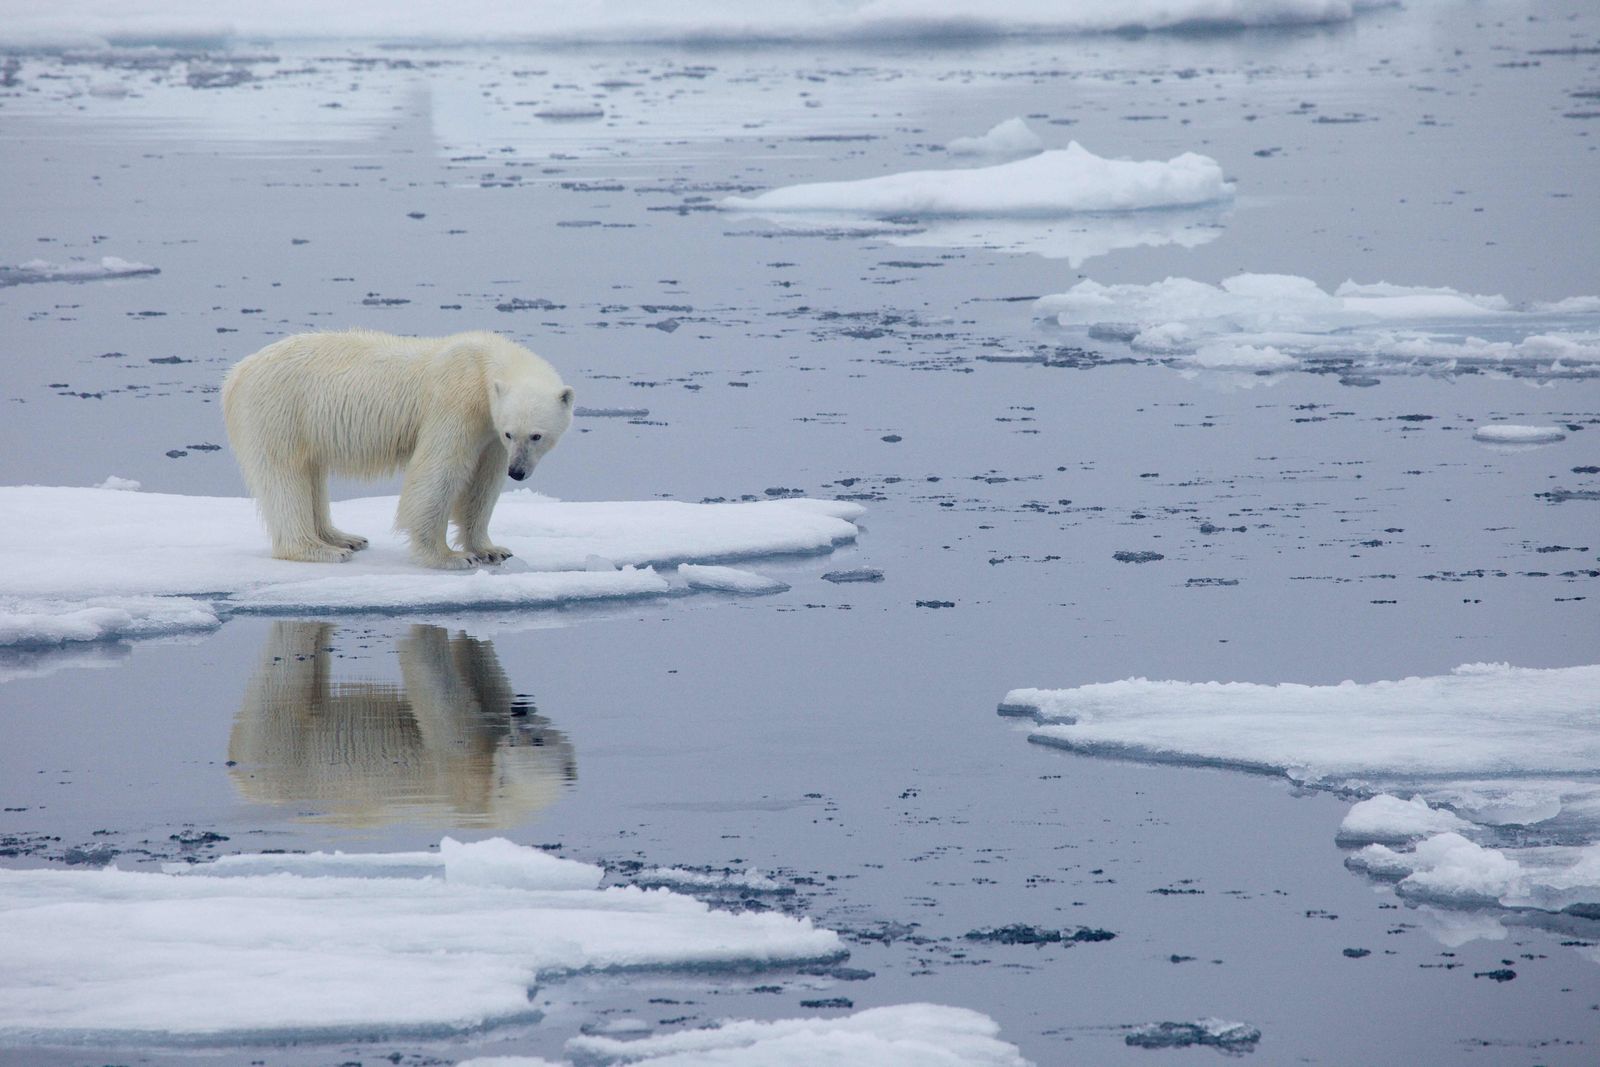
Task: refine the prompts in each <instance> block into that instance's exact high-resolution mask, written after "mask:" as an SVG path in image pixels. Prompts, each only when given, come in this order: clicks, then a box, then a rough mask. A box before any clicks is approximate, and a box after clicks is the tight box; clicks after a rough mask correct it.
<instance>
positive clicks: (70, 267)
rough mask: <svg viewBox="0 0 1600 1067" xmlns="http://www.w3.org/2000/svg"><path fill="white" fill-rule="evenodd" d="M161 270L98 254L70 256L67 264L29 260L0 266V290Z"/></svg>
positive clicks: (120, 276) (88, 280) (93, 280)
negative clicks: (93, 257) (96, 256)
mask: <svg viewBox="0 0 1600 1067" xmlns="http://www.w3.org/2000/svg"><path fill="white" fill-rule="evenodd" d="M160 273H161V270H160V268H159V267H152V266H150V264H148V263H135V262H133V261H132V260H127V259H121V258H119V257H117V256H101V257H100V259H99V260H98V261H91V260H84V259H73V260H68V261H67V262H66V263H52V262H51V261H49V260H47V259H30V260H28V262H26V263H21V264H18V265H17V266H15V267H4V266H0V289H3V288H5V287H6V286H8V285H26V284H28V283H30V282H97V281H103V280H104V279H107V278H132V277H136V276H138V275H141V274H160Z"/></svg>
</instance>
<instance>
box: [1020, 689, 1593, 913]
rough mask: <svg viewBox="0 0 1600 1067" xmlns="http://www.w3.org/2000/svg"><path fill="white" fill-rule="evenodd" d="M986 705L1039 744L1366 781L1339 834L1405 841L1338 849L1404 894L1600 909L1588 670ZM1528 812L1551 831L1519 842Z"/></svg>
mask: <svg viewBox="0 0 1600 1067" xmlns="http://www.w3.org/2000/svg"><path fill="white" fill-rule="evenodd" d="M999 710H1000V713H1001V714H1003V715H1031V716H1033V717H1034V718H1035V719H1037V720H1039V725H1037V726H1036V727H1035V728H1034V730H1033V732H1032V735H1031V738H1030V739H1031V740H1035V741H1039V742H1042V743H1046V744H1056V745H1061V746H1064V747H1067V748H1071V749H1074V750H1077V751H1082V752H1087V753H1091V754H1099V755H1112V756H1123V757H1130V758H1134V759H1147V760H1155V761H1161V762H1171V763H1186V764H1200V765H1212V766H1225V767H1238V768H1243V769H1249V770H1258V771H1270V772H1275V773H1280V774H1284V775H1287V776H1288V777H1290V778H1292V779H1294V780H1295V781H1298V782H1302V783H1304V784H1306V785H1310V786H1317V787H1321V788H1326V789H1333V790H1337V791H1341V792H1354V793H1358V794H1366V795H1368V796H1370V797H1371V798H1372V799H1369V800H1367V801H1365V802H1363V803H1361V804H1358V805H1356V806H1355V807H1354V808H1353V809H1352V810H1351V812H1350V814H1349V816H1348V817H1347V819H1346V820H1345V823H1344V825H1343V826H1342V827H1341V828H1340V832H1339V838H1340V840H1342V841H1344V842H1346V843H1349V844H1355V843H1361V842H1366V841H1372V842H1388V843H1389V844H1392V845H1401V844H1404V843H1405V842H1409V841H1417V840H1418V839H1420V841H1418V844H1417V845H1416V847H1415V849H1414V850H1413V851H1409V852H1408V851H1400V850H1397V849H1395V848H1390V847H1388V846H1387V845H1385V844H1371V845H1369V846H1368V847H1367V848H1365V849H1362V850H1361V851H1360V852H1358V853H1356V854H1355V855H1353V856H1352V857H1351V858H1350V860H1349V862H1350V864H1351V865H1352V866H1355V867H1358V868H1360V869H1364V870H1366V871H1368V872H1369V873H1371V874H1373V875H1375V876H1379V877H1386V878H1392V879H1402V881H1400V884H1399V891H1400V892H1402V893H1404V894H1408V895H1411V896H1415V897H1426V898H1430V899H1435V900H1442V901H1445V902H1447V903H1484V902H1498V903H1499V904H1501V905H1503V906H1506V907H1528V908H1542V909H1545V910H1554V911H1563V910H1564V911H1574V912H1578V913H1581V914H1589V913H1591V912H1593V913H1594V914H1597V915H1600V844H1596V843H1595V842H1596V840H1597V839H1600V780H1597V777H1596V775H1597V772H1600V731H1597V730H1596V729H1595V728H1594V724H1595V722H1596V716H1597V715H1600V666H1581V667H1561V668H1549V669H1533V668H1517V667H1511V666H1508V665H1506V664H1485V663H1477V664H1467V665H1465V666H1461V667H1458V668H1456V669H1455V671H1453V672H1452V673H1450V674H1448V675H1438V676H1432V677H1416V678H1404V679H1401V680H1399V681H1379V682H1367V683H1358V682H1353V681H1347V682H1341V683H1339V684H1338V685H1297V684H1294V683H1280V684H1277V685H1261V684H1254V683H1248V682H1200V683H1191V682H1158V681H1150V680H1148V679H1144V678H1130V679H1126V680H1124V681H1120V682H1109V683H1099V684H1092V685H1084V686H1079V687H1077V688H1075V689H1057V690H1045V689H1015V690H1012V691H1011V692H1009V693H1007V694H1006V696H1005V699H1004V700H1003V701H1002V703H1001V705H1000V708H999ZM1382 794H1388V795H1386V796H1385V795H1382ZM1402 798H1404V799H1402ZM1534 824H1538V825H1539V826H1540V827H1541V830H1542V831H1543V834H1544V837H1545V839H1546V840H1552V839H1554V840H1558V841H1560V842H1562V843H1560V844H1552V845H1545V846H1540V847H1523V842H1522V840H1521V839H1520V837H1519V835H1518V834H1517V833H1516V832H1515V828H1516V827H1519V826H1525V825H1534Z"/></svg>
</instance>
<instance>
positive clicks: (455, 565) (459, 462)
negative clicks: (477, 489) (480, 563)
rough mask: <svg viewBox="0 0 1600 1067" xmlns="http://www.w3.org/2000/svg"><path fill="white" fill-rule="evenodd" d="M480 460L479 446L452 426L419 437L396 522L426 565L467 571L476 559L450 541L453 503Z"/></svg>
mask: <svg viewBox="0 0 1600 1067" xmlns="http://www.w3.org/2000/svg"><path fill="white" fill-rule="evenodd" d="M477 458H478V456H477V450H476V449H474V448H470V447H468V446H467V443H466V442H464V441H462V440H460V437H459V434H457V433H454V432H452V431H450V430H448V429H445V428H441V427H425V428H424V429H423V431H422V433H421V434H419V435H418V439H417V446H416V450H415V451H413V452H412V454H411V462H410V464H408V465H407V467H406V477H405V482H404V483H403V484H402V485H401V487H400V508H399V512H398V514H396V516H395V521H394V524H395V526H396V527H397V528H398V529H401V530H404V531H406V533H408V534H409V535H410V537H411V553H412V555H414V556H415V557H416V558H417V561H418V562H419V563H421V564H423V565H424V566H427V567H439V568H442V569H445V570H466V569H467V568H469V567H472V566H473V565H474V564H475V563H477V561H476V560H474V559H473V558H472V557H471V556H469V555H468V554H466V553H464V552H457V551H455V550H454V549H452V548H451V547H450V544H449V542H447V541H446V540H445V534H446V533H447V532H448V530H449V524H450V509H451V506H452V503H453V501H454V500H455V499H456V497H457V495H458V494H459V493H460V492H461V488H462V486H464V485H467V484H468V481H469V479H470V478H471V477H472V472H473V470H474V469H475V468H476V463H477Z"/></svg>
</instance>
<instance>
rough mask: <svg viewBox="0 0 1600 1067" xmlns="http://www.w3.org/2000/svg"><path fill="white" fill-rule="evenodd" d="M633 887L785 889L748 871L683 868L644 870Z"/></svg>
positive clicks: (758, 874) (776, 882) (751, 890)
mask: <svg viewBox="0 0 1600 1067" xmlns="http://www.w3.org/2000/svg"><path fill="white" fill-rule="evenodd" d="M632 881H633V884H634V885H644V886H666V887H667V888H669V889H685V890H695V889H727V890H744V891H746V892H755V893H778V892H782V891H783V890H784V889H786V888H787V887H786V886H785V885H784V884H783V883H782V882H779V881H777V880H775V879H772V878H768V877H767V876H766V875H764V874H762V873H761V872H760V871H758V870H756V869H755V868H754V867H751V868H749V869H747V870H744V871H692V870H689V869H687V868H685V867H647V868H645V869H644V870H642V871H640V872H639V873H638V874H636V875H634V876H633V878H632Z"/></svg>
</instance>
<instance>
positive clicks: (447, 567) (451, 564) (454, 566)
mask: <svg viewBox="0 0 1600 1067" xmlns="http://www.w3.org/2000/svg"><path fill="white" fill-rule="evenodd" d="M421 562H422V564H423V566H425V567H434V568H437V569H438V570H441V571H465V570H471V569H472V568H473V567H474V566H476V564H475V563H474V562H473V560H472V557H471V556H469V555H467V554H466V553H464V552H446V553H443V554H442V555H437V556H426V557H423V559H422V560H421Z"/></svg>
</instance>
